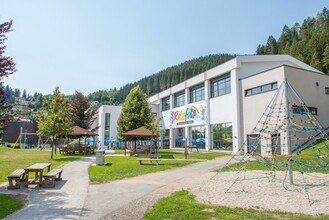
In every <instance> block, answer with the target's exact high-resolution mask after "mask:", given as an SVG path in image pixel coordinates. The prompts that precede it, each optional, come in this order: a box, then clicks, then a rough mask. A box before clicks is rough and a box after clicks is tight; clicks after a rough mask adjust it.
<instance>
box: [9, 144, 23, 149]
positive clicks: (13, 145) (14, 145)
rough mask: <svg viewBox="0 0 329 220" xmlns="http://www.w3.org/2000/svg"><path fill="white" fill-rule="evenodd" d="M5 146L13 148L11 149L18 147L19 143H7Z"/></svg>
mask: <svg viewBox="0 0 329 220" xmlns="http://www.w3.org/2000/svg"><path fill="white" fill-rule="evenodd" d="M6 147H9V148H13V149H19V148H20V145H19V144H7V145H6Z"/></svg>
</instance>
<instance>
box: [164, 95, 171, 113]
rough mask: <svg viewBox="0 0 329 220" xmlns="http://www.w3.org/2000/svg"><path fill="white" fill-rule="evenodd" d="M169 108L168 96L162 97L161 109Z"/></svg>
mask: <svg viewBox="0 0 329 220" xmlns="http://www.w3.org/2000/svg"><path fill="white" fill-rule="evenodd" d="M169 109H170V97H169V96H168V97H165V98H163V99H162V111H166V110H169Z"/></svg>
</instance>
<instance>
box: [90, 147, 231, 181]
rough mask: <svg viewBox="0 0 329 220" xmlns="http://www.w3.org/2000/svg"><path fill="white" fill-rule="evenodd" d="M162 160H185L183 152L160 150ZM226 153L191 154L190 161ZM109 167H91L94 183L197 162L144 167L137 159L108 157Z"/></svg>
mask: <svg viewBox="0 0 329 220" xmlns="http://www.w3.org/2000/svg"><path fill="white" fill-rule="evenodd" d="M160 155H161V158H166V159H183V158H184V152H183V151H173V150H160ZM226 155H227V154H224V153H217V152H216V153H209V152H204V153H196V152H193V153H191V154H189V156H188V158H189V159H206V160H209V159H214V158H216V157H220V156H226ZM106 162H107V165H105V166H90V167H89V177H90V180H91V181H92V182H94V183H103V182H109V181H112V180H118V179H124V178H127V177H134V176H139V175H142V174H147V173H152V172H157V171H162V170H168V169H172V168H176V167H182V166H186V165H188V164H192V163H196V162H197V161H189V160H187V161H184V160H172V161H159V165H158V166H157V165H156V164H155V163H153V164H151V163H149V162H144V164H143V165H139V163H138V161H137V160H136V157H119V156H109V157H106Z"/></svg>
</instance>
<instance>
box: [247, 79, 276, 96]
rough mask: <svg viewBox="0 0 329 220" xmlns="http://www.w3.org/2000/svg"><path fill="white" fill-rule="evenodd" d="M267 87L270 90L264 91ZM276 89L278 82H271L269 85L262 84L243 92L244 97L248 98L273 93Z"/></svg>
mask: <svg viewBox="0 0 329 220" xmlns="http://www.w3.org/2000/svg"><path fill="white" fill-rule="evenodd" d="M267 86H270V88H269V89H265V88H266V87H267ZM277 89H278V82H271V83H267V84H263V85H260V86H256V87H253V88H250V89H246V90H244V96H245V97H248V96H253V95H258V94H261V93H265V92H270V91H274V90H277Z"/></svg>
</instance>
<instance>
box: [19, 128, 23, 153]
mask: <svg viewBox="0 0 329 220" xmlns="http://www.w3.org/2000/svg"><path fill="white" fill-rule="evenodd" d="M22 133H23V127H21V129H20V133H19V147H20V148H22Z"/></svg>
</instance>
